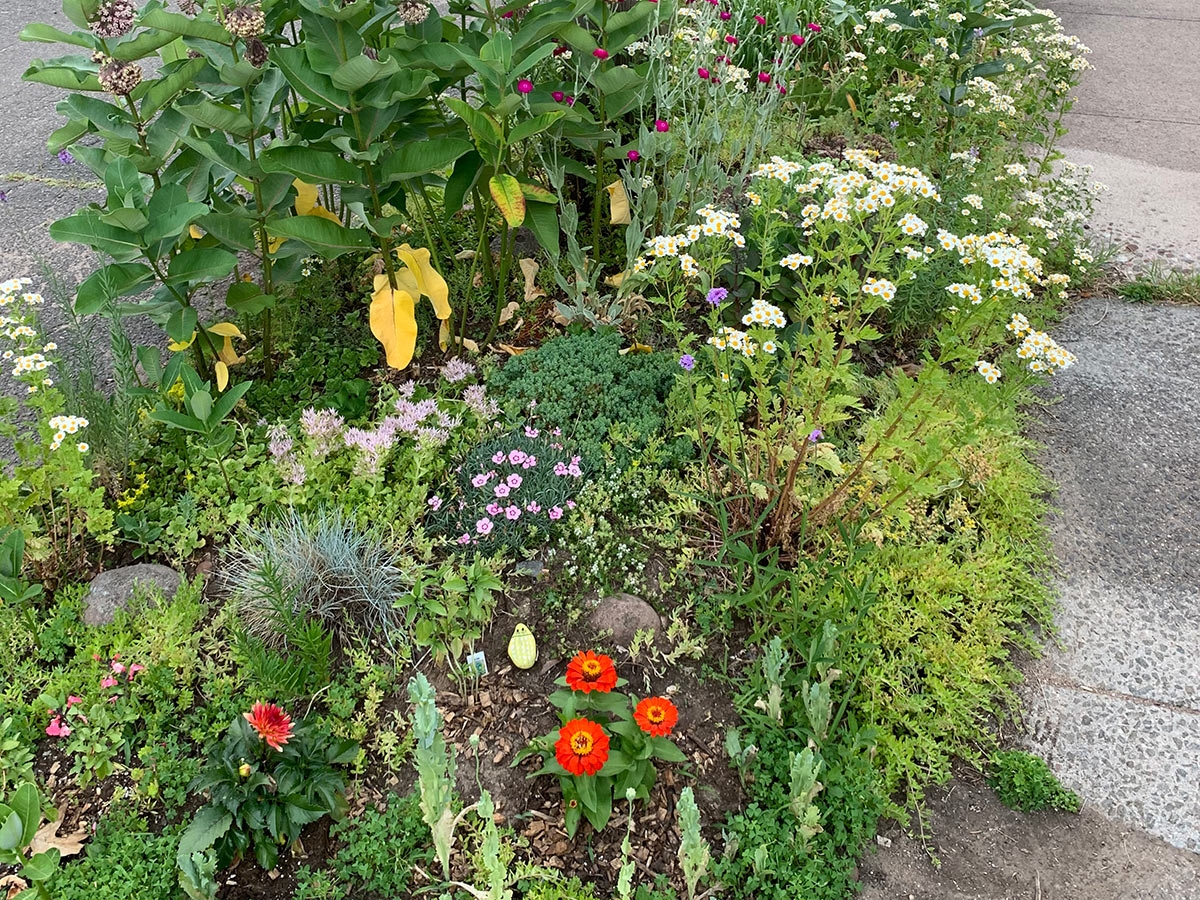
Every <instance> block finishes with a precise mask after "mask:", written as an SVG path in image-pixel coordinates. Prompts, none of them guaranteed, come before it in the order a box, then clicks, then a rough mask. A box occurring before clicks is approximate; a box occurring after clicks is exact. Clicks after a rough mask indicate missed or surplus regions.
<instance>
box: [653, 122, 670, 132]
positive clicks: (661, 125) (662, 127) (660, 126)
mask: <svg viewBox="0 0 1200 900" xmlns="http://www.w3.org/2000/svg"><path fill="white" fill-rule="evenodd" d="M654 130H655V131H658V132H666V131H670V130H671V126H670V125H668V124H667V122H666V120H665V119H655V120H654Z"/></svg>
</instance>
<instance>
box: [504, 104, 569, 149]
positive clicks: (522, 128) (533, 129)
mask: <svg viewBox="0 0 1200 900" xmlns="http://www.w3.org/2000/svg"><path fill="white" fill-rule="evenodd" d="M566 114H567V111H566V110H565V109H556V110H552V111H551V112H547V113H542V114H541V115H540V116H534V117H533V118H532V119H526V120H525V121H524V122H521V123H519V124H518V125H517V126H516V127H515V128H514V129H513V130H512V131H510V132H509V133H508V142H509V144H515V143H517V141H523V140H525V139H526V138H530V137H533V136H534V135H535V134H541V133H542V132H543V131H545V130H546V129H547V128H549V127H550V126H551V125H553V124H554V123H555V122H557V121H558V120H559V119H561V118H562V117H563V116H565V115H566Z"/></svg>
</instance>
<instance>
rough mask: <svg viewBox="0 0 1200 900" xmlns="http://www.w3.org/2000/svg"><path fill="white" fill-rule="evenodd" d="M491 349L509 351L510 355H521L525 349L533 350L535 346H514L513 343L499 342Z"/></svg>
mask: <svg viewBox="0 0 1200 900" xmlns="http://www.w3.org/2000/svg"><path fill="white" fill-rule="evenodd" d="M491 349H493V350H502V351H504V352H505V353H507V354H508V355H509V356H520V355H521V354H522V353H524V352H525V351H527V350H532V349H533V348H532V347H514V346H513V345H512V344H497V345H496V346H495V347H492V348H491Z"/></svg>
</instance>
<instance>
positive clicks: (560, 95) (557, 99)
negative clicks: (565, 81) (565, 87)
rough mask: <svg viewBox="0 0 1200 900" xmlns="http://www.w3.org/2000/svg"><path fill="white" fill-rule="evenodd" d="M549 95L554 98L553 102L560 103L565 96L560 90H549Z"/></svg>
mask: <svg viewBox="0 0 1200 900" xmlns="http://www.w3.org/2000/svg"><path fill="white" fill-rule="evenodd" d="M550 96H551V97H553V98H554V102H555V103H562V102H563V98H564V97H566V96H567V95H566V94H564V93H563V92H562V91H551V92H550Z"/></svg>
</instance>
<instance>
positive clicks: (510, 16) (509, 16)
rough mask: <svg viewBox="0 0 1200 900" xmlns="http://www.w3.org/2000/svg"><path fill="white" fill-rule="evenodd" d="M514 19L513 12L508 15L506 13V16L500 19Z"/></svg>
mask: <svg viewBox="0 0 1200 900" xmlns="http://www.w3.org/2000/svg"><path fill="white" fill-rule="evenodd" d="M512 17H513V14H512V12H511V11H510V12H506V13H505V14H504V15H502V16H501V17H500V18H502V19H511V18H512Z"/></svg>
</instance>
